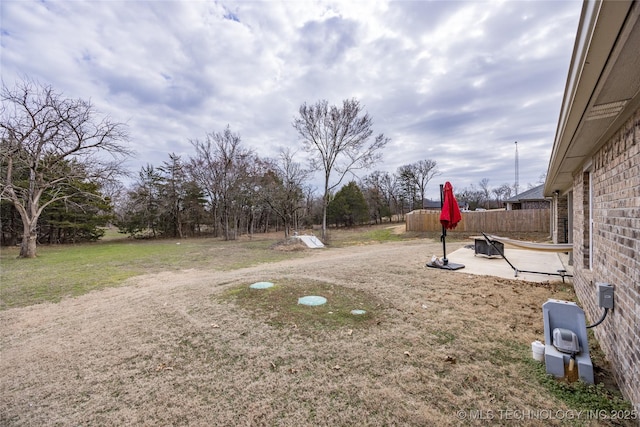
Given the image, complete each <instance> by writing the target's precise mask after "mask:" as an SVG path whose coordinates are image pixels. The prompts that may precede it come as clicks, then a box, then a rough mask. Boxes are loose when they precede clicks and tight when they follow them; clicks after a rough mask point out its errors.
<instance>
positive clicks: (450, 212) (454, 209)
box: [440, 181, 462, 230]
mask: <svg viewBox="0 0 640 427" xmlns="http://www.w3.org/2000/svg"><path fill="white" fill-rule="evenodd" d="M441 191H442V195H441V203H442V212H441V213H440V223H441V224H442V226H443V227H444V228H445V230H453V229H454V228H456V226H457V225H458V223H459V222H460V220H461V219H462V215H461V214H460V207H459V206H458V201H457V200H456V196H454V195H453V187H452V186H451V183H450V182H449V181H447V182H446V183H445V184H444V190H441Z"/></svg>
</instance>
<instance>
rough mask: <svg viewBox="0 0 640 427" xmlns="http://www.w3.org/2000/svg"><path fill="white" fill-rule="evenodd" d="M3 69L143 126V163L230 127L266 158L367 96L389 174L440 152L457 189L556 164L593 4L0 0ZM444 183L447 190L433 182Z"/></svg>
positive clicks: (136, 142)
mask: <svg viewBox="0 0 640 427" xmlns="http://www.w3.org/2000/svg"><path fill="white" fill-rule="evenodd" d="M0 7H1V8H2V11H1V12H2V23H1V37H2V42H1V51H0V55H1V58H0V59H1V61H2V79H3V81H4V83H5V84H7V85H12V84H13V83H14V82H15V80H16V79H17V78H19V77H20V76H22V75H27V76H30V77H32V78H35V79H37V80H39V81H41V82H45V83H48V84H51V85H52V86H53V87H54V88H55V89H57V90H59V91H62V92H64V94H65V95H67V96H72V97H81V98H85V99H91V100H92V102H93V103H94V104H95V105H96V107H97V108H98V109H99V110H100V111H102V112H104V113H108V114H109V115H111V116H112V118H114V119H115V120H119V121H127V122H128V123H129V125H130V134H131V144H132V148H134V149H135V150H136V151H137V152H138V153H139V160H138V161H137V162H135V161H134V162H132V168H134V171H133V172H137V169H138V168H139V167H140V165H141V164H145V163H152V164H155V165H159V164H160V163H161V162H163V161H164V160H167V158H168V153H170V152H176V153H178V154H182V155H184V156H188V155H189V154H191V151H190V150H191V145H190V144H189V140H192V139H202V138H204V137H205V135H206V133H207V132H214V131H222V130H223V129H224V127H226V126H227V124H228V125H230V126H231V129H232V131H233V132H236V133H239V134H240V135H241V136H242V139H243V141H244V143H245V144H246V145H247V146H248V147H249V148H252V149H254V150H255V151H257V152H258V153H259V154H261V155H264V156H273V155H275V153H276V151H277V148H278V147H280V146H283V145H290V146H291V145H296V140H297V136H296V134H295V131H294V130H293V128H292V126H291V122H292V119H293V117H294V116H295V115H296V114H297V110H298V108H299V106H300V105H301V104H302V103H304V102H307V103H315V102H316V101H318V100H320V99H327V100H328V101H329V102H330V103H333V104H339V103H341V101H342V100H343V99H346V98H352V97H355V98H358V99H359V100H360V101H361V102H362V104H364V105H365V106H366V108H367V110H368V112H369V113H370V115H371V116H372V118H373V121H374V124H375V132H376V133H379V132H383V133H385V135H386V136H389V137H391V138H392V143H391V144H390V146H389V147H388V148H387V149H386V150H385V157H384V162H383V163H381V164H379V165H378V166H377V169H380V170H387V171H390V172H393V171H395V170H396V168H397V167H399V166H401V165H403V164H407V163H412V162H415V161H417V160H420V159H425V158H429V159H432V160H436V161H437V162H438V164H439V167H440V169H441V170H442V171H443V175H442V179H444V180H450V181H451V182H452V183H453V184H454V186H455V187H456V188H458V187H460V188H462V187H465V186H469V185H470V184H477V183H478V182H479V181H480V180H481V179H483V178H488V179H490V184H492V185H500V184H502V183H504V182H513V180H514V172H513V171H514V166H513V165H514V144H513V142H514V141H516V140H517V141H518V146H519V149H520V171H521V176H520V183H521V186H522V185H523V183H527V182H536V181H537V180H538V178H539V176H540V175H541V174H542V173H544V172H546V167H547V162H548V156H549V152H550V149H551V145H552V141H553V136H554V132H555V126H556V122H557V119H558V117H557V116H558V111H559V107H560V103H561V97H562V90H563V86H564V82H565V80H566V74H567V70H568V65H569V60H570V55H571V51H572V47H573V40H574V38H575V31H576V29H577V22H578V18H579V14H580V8H581V2H580V1H578V0H570V1H560V2H547V1H522V2H521V1H500V2H493V1H467V2H465V1H452V2H444V1H366V2H361V1H329V0H327V1H325V0H319V1H294V2H292V1H282V2H281V1H268V2H267V1H242V2H231V1H228V2H227V1H221V2H220V1H219V2H210V1H202V0H194V1H177V0H176V1H173V0H163V1H154V2H149V1H133V0H131V1H76V0H60V1H55V2H50V1H25V0H5V1H3V2H2V3H1V6H0ZM430 191H431V192H437V186H436V185H435V184H434V188H432V189H430Z"/></svg>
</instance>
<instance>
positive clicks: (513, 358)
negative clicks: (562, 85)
mask: <svg viewBox="0 0 640 427" xmlns="http://www.w3.org/2000/svg"><path fill="white" fill-rule="evenodd" d="M513 237H522V236H513ZM528 237H529V238H530V239H531V240H533V239H534V238H535V237H536V236H528ZM538 237H540V238H543V237H544V236H538ZM330 238H331V240H330V242H329V245H328V247H327V248H326V249H322V250H309V249H306V250H301V249H300V248H298V247H295V246H291V247H287V246H286V245H285V246H282V242H281V240H282V235H281V234H278V235H267V236H265V235H256V236H254V238H252V239H248V238H242V239H240V240H238V241H232V242H224V241H221V240H217V239H185V240H180V241H177V240H160V241H131V240H128V239H121V238H118V236H110V238H108V239H107V240H106V241H104V242H99V243H95V244H86V245H76V246H52V247H39V249H38V250H39V256H38V258H36V259H29V260H25V259H17V258H16V256H17V249H16V248H10V249H3V250H2V253H1V255H0V268H1V269H2V270H1V271H2V277H1V278H2V280H1V281H0V300H1V310H0V322H2V326H3V327H2V331H1V332H0V351H1V352H2V354H1V356H2V357H0V378H2V380H1V381H0V424H1V425H3V426H4V425H7V426H11V425H108V426H110V425H113V426H116V425H256V426H258V425H283V426H306V425H308V426H312V425H376V426H377V425H411V426H413V425H415V426H421V425H460V424H463V425H496V424H499V425H535V426H546V425H560V424H563V425H566V424H568V425H575V426H583V425H587V426H591V425H593V426H599V425H622V426H632V425H634V424H635V423H634V422H633V421H631V420H621V421H612V420H605V419H601V418H597V419H596V418H586V417H580V416H578V415H577V414H579V413H580V411H583V412H584V411H605V412H606V413H611V411H622V412H620V413H624V411H630V409H631V407H630V405H629V403H628V402H626V401H624V400H623V399H622V398H621V396H620V394H619V393H618V392H617V390H616V387H615V384H614V383H613V382H612V381H611V374H610V370H609V367H608V364H607V362H606V359H605V358H604V356H603V354H602V352H601V351H600V350H599V349H598V346H597V342H595V340H594V339H593V336H591V339H590V345H591V352H592V358H593V361H594V366H595V371H596V379H597V381H598V385H596V386H589V385H584V384H581V383H573V384H569V383H566V382H565V381H562V380H555V379H552V378H549V377H547V376H546V374H545V371H544V366H543V365H542V364H540V363H538V362H535V361H533V360H532V358H531V347H530V343H531V341H532V340H534V339H540V338H541V326H542V325H541V323H542V322H541V304H542V303H543V302H544V301H546V299H547V298H558V299H566V300H575V294H574V293H573V290H572V288H571V286H570V285H568V284H563V283H560V282H554V283H543V284H530V283H524V282H516V281H512V280H507V279H500V278H493V277H489V276H473V275H471V274H454V273H447V272H444V271H439V270H434V269H426V268H425V267H424V260H425V259H426V257H427V255H428V254H430V253H434V251H437V250H438V248H439V247H440V243H439V241H438V238H439V235H438V234H435V235H416V234H408V233H404V232H403V230H402V228H401V227H400V228H398V227H392V228H390V227H388V226H379V227H367V228H362V229H353V230H332V231H331V235H330ZM448 242H451V250H454V249H455V248H457V247H460V246H462V245H464V244H465V243H467V242H468V236H466V235H463V234H455V233H452V234H450V235H449V237H448ZM260 280H269V281H273V282H274V283H275V286H274V287H273V288H270V289H269V290H259V291H256V290H252V289H250V288H249V287H248V285H249V284H251V283H252V282H254V281H260ZM302 295H324V296H325V297H327V299H328V303H327V304H326V305H324V306H320V307H306V308H305V307H303V306H300V305H299V304H297V303H296V301H297V298H298V297H300V296H302ZM352 309H361V310H364V311H365V312H366V314H364V315H360V316H354V315H351V314H350V311H351V310H352ZM514 411H520V412H514ZM522 411H528V412H527V413H528V414H529V415H530V416H529V418H523V416H522V414H523V412H522ZM551 411H553V417H549V414H551ZM592 413H593V412H592ZM596 413H597V412H596ZM601 413H602V412H601ZM518 414H519V415H518ZM558 414H560V415H562V416H563V419H560V418H558V416H557V415H558ZM471 416H474V417H476V418H473V419H471ZM483 417H484V418H483ZM509 417H510V418H509ZM569 417H570V418H569Z"/></svg>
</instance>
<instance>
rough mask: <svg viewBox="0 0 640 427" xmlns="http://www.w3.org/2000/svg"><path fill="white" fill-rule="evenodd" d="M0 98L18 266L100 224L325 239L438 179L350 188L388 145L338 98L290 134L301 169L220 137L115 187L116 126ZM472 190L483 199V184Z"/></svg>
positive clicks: (40, 98) (4, 209)
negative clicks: (311, 232)
mask: <svg viewBox="0 0 640 427" xmlns="http://www.w3.org/2000/svg"><path fill="white" fill-rule="evenodd" d="M1 98H2V108H1V110H0V113H1V119H0V131H1V132H2V134H1V140H0V143H1V144H0V174H1V176H0V216H1V219H2V233H1V244H2V245H16V244H18V243H19V244H20V248H21V249H20V256H21V257H27V258H29V257H34V256H35V254H36V245H37V244H38V243H40V244H41V243H73V242H82V241H91V240H97V239H99V238H100V237H101V236H102V235H103V233H104V227H106V226H108V225H115V226H117V227H118V229H119V230H120V232H122V233H126V234H128V235H130V236H133V237H176V238H184V237H194V236H214V237H221V238H224V239H227V240H233V239H236V238H238V236H240V235H243V234H248V235H253V234H254V233H262V232H269V231H273V230H279V231H282V232H283V233H284V236H285V237H288V236H289V235H290V234H291V233H292V232H293V231H296V230H301V229H304V228H308V227H311V226H313V225H314V224H321V227H322V228H321V231H322V239H323V240H326V237H327V236H326V230H327V226H328V224H333V225H336V226H353V225H357V224H367V223H381V222H383V221H394V220H395V221H403V220H404V215H405V214H406V213H407V212H410V211H411V210H413V209H419V208H422V201H423V199H424V196H425V194H426V190H427V186H428V184H429V183H430V181H431V180H432V179H433V178H434V177H435V176H437V175H439V174H440V171H439V170H438V168H437V163H436V161H435V160H431V159H425V160H419V161H417V162H415V163H412V164H407V165H403V166H401V167H399V168H398V169H397V171H396V173H389V172H384V171H374V172H372V173H370V174H368V175H364V176H363V177H362V178H360V179H356V178H355V177H356V171H358V170H367V169H371V168H372V167H373V166H374V165H375V164H376V163H377V162H379V161H380V160H381V150H382V149H383V148H384V147H385V146H386V144H387V143H388V142H389V138H387V137H385V136H384V135H383V134H378V135H376V136H373V130H372V129H373V122H372V118H371V117H370V116H369V114H368V113H367V112H366V111H364V109H363V106H362V105H361V104H360V102H359V101H358V100H356V99H347V100H344V101H343V103H342V105H338V106H335V105H329V104H328V102H327V101H326V100H321V101H318V102H316V103H315V104H306V103H304V104H303V105H302V106H301V107H300V108H299V111H298V112H299V116H298V117H296V118H295V119H294V121H293V122H292V126H293V128H294V129H295V130H296V131H297V133H298V136H299V139H300V148H301V149H302V150H304V151H306V153H307V154H308V158H309V159H310V162H309V165H308V166H306V167H305V166H304V165H302V164H301V163H300V162H297V161H296V159H295V156H296V154H297V151H295V150H293V149H291V148H289V149H282V150H280V152H279V153H278V156H277V157H276V158H261V157H259V156H258V155H257V154H256V153H255V152H254V151H253V150H251V149H250V148H248V147H246V146H245V145H243V143H242V139H241V136H240V134H239V133H235V132H233V131H232V130H231V128H230V127H229V126H227V127H226V128H225V129H224V130H222V131H219V132H216V131H214V132H210V133H207V134H206V135H205V136H204V138H202V139H195V140H190V141H189V142H190V143H191V145H192V147H193V154H192V155H190V156H188V157H185V158H182V157H181V156H179V155H177V154H175V153H169V154H168V158H167V159H166V160H165V161H163V162H162V164H160V165H152V164H147V165H145V166H143V167H142V168H141V169H140V171H139V172H138V173H137V175H136V176H135V177H134V179H133V181H132V182H130V184H128V185H127V186H125V185H124V184H122V179H123V178H124V177H125V176H127V175H128V173H129V172H128V171H126V170H124V169H123V166H122V165H123V159H125V158H126V157H128V156H131V155H132V153H131V152H130V151H129V149H128V148H127V143H128V142H129V135H128V133H127V129H126V126H125V125H124V124H122V123H117V122H113V121H112V120H111V119H109V118H108V117H103V116H101V115H100V114H99V113H98V112H97V111H95V109H94V107H93V105H92V104H91V103H90V102H87V101H84V100H81V99H68V98H65V97H64V96H63V95H62V94H60V93H58V92H56V91H55V90H54V89H53V88H52V87H51V86H47V85H42V84H40V83H37V82H34V81H32V80H29V79H24V80H23V81H21V82H19V83H18V84H17V85H16V86H15V87H14V88H9V87H7V86H5V85H4V83H3V86H2V91H1ZM315 171H321V172H322V173H323V187H322V189H321V194H317V193H316V189H314V188H312V187H311V186H310V184H309V181H310V178H311V176H312V174H313V172H315ZM347 177H351V179H350V180H349V182H346V180H347ZM472 187H473V186H472ZM507 187H508V186H507ZM480 189H481V191H483V192H484V193H483V194H488V192H489V189H488V180H483V182H482V183H481V185H480ZM472 190H473V191H468V190H467V189H465V190H464V191H463V192H462V193H461V194H460V196H461V199H463V200H464V199H466V198H468V199H474V198H475V199H474V200H475V201H476V202H477V203H480V200H481V199H482V198H481V197H480V196H478V194H480V190H479V191H476V190H475V189H473V188H472ZM496 191H499V193H498V192H496ZM494 192H496V193H495V194H496V196H497V195H498V194H499V195H505V194H506V192H507V189H505V188H503V189H500V190H494ZM476 199H477V200H476Z"/></svg>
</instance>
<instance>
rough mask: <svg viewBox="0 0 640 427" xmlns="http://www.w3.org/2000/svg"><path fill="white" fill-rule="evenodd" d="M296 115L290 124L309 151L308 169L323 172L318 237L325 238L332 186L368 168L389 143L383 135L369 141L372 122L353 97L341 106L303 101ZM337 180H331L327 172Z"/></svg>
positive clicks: (324, 101) (334, 186)
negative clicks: (359, 170)
mask: <svg viewBox="0 0 640 427" xmlns="http://www.w3.org/2000/svg"><path fill="white" fill-rule="evenodd" d="M299 113H300V116H299V117H297V118H295V119H294V121H293V123H292V124H293V127H294V128H295V129H296V130H297V131H298V134H299V135H300V137H301V138H302V141H303V143H304V147H305V149H306V150H307V151H308V152H310V153H313V157H312V164H311V166H312V168H314V169H321V170H322V171H324V195H323V198H322V239H323V240H325V239H326V237H327V206H328V205H329V195H330V194H331V190H333V189H334V188H336V187H337V186H338V185H340V183H341V182H342V180H343V179H344V177H345V176H346V174H347V173H349V172H352V171H353V170H356V169H364V168H368V167H370V166H371V165H373V164H375V163H376V162H377V161H379V160H380V158H381V156H382V155H381V153H380V150H381V149H382V148H384V146H385V145H386V144H387V143H388V142H389V138H385V136H384V135H383V134H379V135H378V136H376V137H375V138H374V139H373V141H372V142H370V137H371V135H372V134H373V130H372V126H373V122H372V119H371V117H370V116H369V114H368V113H364V114H362V113H363V111H362V106H361V105H360V102H358V101H357V100H356V99H350V100H344V101H343V102H342V108H339V107H336V106H329V105H328V102H327V101H326V100H322V101H318V102H317V103H316V104H315V105H307V104H306V103H305V104H303V105H302V106H301V107H300V110H299ZM332 172H336V173H337V175H338V179H337V181H336V182H334V183H330V182H331V173H332Z"/></svg>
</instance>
